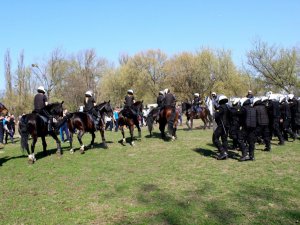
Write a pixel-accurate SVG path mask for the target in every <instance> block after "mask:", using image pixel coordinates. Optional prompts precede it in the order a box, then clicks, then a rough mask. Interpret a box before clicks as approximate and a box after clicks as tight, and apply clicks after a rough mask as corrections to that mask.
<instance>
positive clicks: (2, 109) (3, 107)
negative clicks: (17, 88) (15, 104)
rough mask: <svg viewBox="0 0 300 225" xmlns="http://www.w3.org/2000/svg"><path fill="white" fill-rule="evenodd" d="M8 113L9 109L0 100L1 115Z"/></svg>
mask: <svg viewBox="0 0 300 225" xmlns="http://www.w3.org/2000/svg"><path fill="white" fill-rule="evenodd" d="M7 113H8V109H7V108H6V107H5V105H3V104H2V103H1V102H0V115H1V116H6V115H7Z"/></svg>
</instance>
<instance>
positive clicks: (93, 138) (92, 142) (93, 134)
mask: <svg viewBox="0 0 300 225" xmlns="http://www.w3.org/2000/svg"><path fill="white" fill-rule="evenodd" d="M94 142H95V133H94V132H92V140H91V148H94Z"/></svg>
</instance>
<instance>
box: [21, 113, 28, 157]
mask: <svg viewBox="0 0 300 225" xmlns="http://www.w3.org/2000/svg"><path fill="white" fill-rule="evenodd" d="M27 124H28V119H27V117H26V116H22V117H21V119H20V121H19V133H20V136H21V149H22V151H23V153H24V151H25V150H27V149H29V146H28V139H29V133H28V127H27Z"/></svg>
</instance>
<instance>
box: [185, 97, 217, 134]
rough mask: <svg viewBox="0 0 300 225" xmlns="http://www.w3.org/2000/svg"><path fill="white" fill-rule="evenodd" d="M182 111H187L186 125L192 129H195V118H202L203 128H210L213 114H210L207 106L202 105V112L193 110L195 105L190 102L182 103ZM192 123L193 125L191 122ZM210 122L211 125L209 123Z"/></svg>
mask: <svg viewBox="0 0 300 225" xmlns="http://www.w3.org/2000/svg"><path fill="white" fill-rule="evenodd" d="M182 112H185V115H186V119H187V120H186V125H187V126H188V128H189V129H190V130H191V129H193V120H194V119H201V120H202V121H203V123H204V126H203V129H204V130H205V129H206V128H207V127H208V129H210V127H211V123H212V116H211V115H210V112H209V109H208V108H207V107H202V106H201V112H195V111H194V110H193V105H192V104H191V103H188V102H183V103H182ZM189 123H191V125H190V124H189ZM207 124H209V125H207Z"/></svg>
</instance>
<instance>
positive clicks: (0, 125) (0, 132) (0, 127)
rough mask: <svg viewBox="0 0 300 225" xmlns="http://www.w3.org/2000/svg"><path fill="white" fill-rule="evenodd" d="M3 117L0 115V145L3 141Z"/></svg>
mask: <svg viewBox="0 0 300 225" xmlns="http://www.w3.org/2000/svg"><path fill="white" fill-rule="evenodd" d="M3 121H4V117H3V116H1V115H0V143H1V144H3V139H4V126H3Z"/></svg>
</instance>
